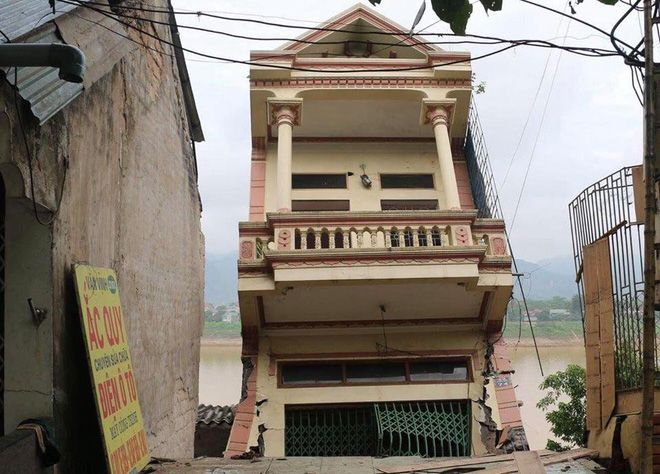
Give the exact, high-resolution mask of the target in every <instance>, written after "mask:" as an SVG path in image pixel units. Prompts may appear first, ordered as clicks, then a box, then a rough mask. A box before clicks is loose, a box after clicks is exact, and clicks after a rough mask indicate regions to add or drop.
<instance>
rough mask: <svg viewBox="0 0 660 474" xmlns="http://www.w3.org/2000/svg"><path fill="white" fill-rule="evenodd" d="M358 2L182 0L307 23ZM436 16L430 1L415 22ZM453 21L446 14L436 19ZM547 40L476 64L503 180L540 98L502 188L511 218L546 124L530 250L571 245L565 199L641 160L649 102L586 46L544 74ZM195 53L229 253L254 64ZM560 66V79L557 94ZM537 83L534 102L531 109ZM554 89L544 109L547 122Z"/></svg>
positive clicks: (208, 221) (597, 14)
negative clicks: (250, 68) (590, 55)
mask: <svg viewBox="0 0 660 474" xmlns="http://www.w3.org/2000/svg"><path fill="white" fill-rule="evenodd" d="M538 1H540V2H542V3H544V4H547V5H552V6H553V7H555V8H558V9H563V8H566V9H567V7H565V2H563V1H560V0H557V1H543V0H538ZM364 3H365V4H367V2H364ZM419 3H420V2H419V1H403V0H382V4H381V5H380V6H378V7H377V10H378V11H379V12H380V13H382V14H383V15H385V16H387V17H389V18H391V19H392V20H394V21H396V22H398V23H400V24H402V25H411V24H412V21H413V18H414V17H415V14H416V12H417V8H418V7H419ZM353 4H355V1H351V0H334V1H318V0H279V1H276V2H273V1H270V2H266V1H263V0H262V1H257V0H240V1H219V0H185V1H184V0H175V1H174V7H175V9H177V10H193V11H200V10H201V11H207V12H216V13H218V14H223V13H231V14H232V15H231V16H234V17H242V18H252V19H263V20H267V21H274V22H284V23H288V24H292V25H299V26H314V25H315V24H316V23H318V22H322V21H324V20H326V19H328V18H330V17H332V16H334V15H335V14H337V13H339V12H341V11H342V10H344V9H346V8H349V7H350V6H352V5H353ZM474 8H475V10H474V11H475V13H474V14H473V16H472V19H471V20H470V23H469V25H468V32H470V33H473V34H481V35H491V36H499V37H507V38H534V39H552V38H556V37H557V36H560V37H563V36H565V35H566V30H567V27H568V28H569V29H568V35H567V36H568V38H567V39H566V41H567V43H569V44H579V45H583V46H598V47H604V48H611V45H610V43H609V40H607V39H606V38H604V37H603V36H602V35H599V34H598V33H597V32H595V31H593V30H591V29H589V28H587V27H585V26H583V25H580V24H579V23H577V22H576V21H570V25H568V23H569V22H568V20H563V21H561V17H559V16H558V15H553V14H552V13H548V12H547V11H543V10H540V9H538V8H536V7H533V6H529V5H525V4H523V3H521V2H519V1H508V0H505V1H504V10H503V11H502V12H496V13H491V14H490V16H486V15H485V13H484V12H483V9H482V8H481V7H480V5H478V4H476V5H475V7H474ZM577 9H578V15H577V17H578V18H580V19H583V20H587V21H589V22H591V23H594V24H596V25H598V26H600V27H602V29H604V30H606V31H609V30H610V29H611V27H612V25H613V24H614V22H615V21H616V19H617V18H618V17H619V16H621V14H622V13H623V12H624V11H625V7H624V5H619V6H616V7H610V6H605V5H603V4H601V3H600V2H598V1H597V0H587V1H586V2H584V3H583V4H581V5H579V7H578V8H577ZM220 12H223V13H220ZM261 16H267V17H279V18H262V17H261ZM436 20H437V19H436V18H435V16H434V14H433V11H432V10H431V8H428V9H427V12H426V16H425V17H424V19H423V20H422V23H421V25H420V27H419V28H418V29H420V28H424V27H426V26H427V25H429V24H431V23H434V22H435V21H436ZM178 21H179V23H180V25H185V24H189V25H195V26H203V27H206V28H213V29H215V30H223V31H227V32H232V33H238V34H248V35H251V36H261V37H266V36H280V37H282V36H283V37H289V38H292V37H296V36H298V35H299V34H301V33H302V30H292V29H281V28H273V27H270V26H264V25H257V24H250V23H242V22H232V21H222V20H215V19H205V18H202V19H198V18H197V17H194V16H193V17H191V16H181V15H180V16H179V17H178ZM560 21H561V24H560ZM448 31H449V30H448V28H447V27H446V26H445V25H444V24H443V23H438V24H437V25H434V26H432V27H431V28H429V29H428V30H427V32H448ZM558 31H559V34H557V32H558ZM619 34H620V35H621V37H622V38H624V39H627V40H628V41H629V42H634V43H635V44H636V43H637V41H638V40H639V38H640V37H641V25H640V23H639V22H638V20H637V17H633V18H631V20H630V21H628V22H626V23H625V24H624V25H623V26H622V28H621V30H620V33H619ZM181 35H182V39H183V44H184V46H185V47H187V48H190V49H193V50H196V51H200V52H204V53H208V54H213V55H216V56H222V57H229V58H233V59H240V60H247V59H249V51H250V50H251V49H262V50H263V49H272V48H275V47H277V46H279V43H277V42H265V41H247V40H238V39H233V38H229V37H225V36H219V35H213V34H209V33H201V32H194V31H191V30H186V29H182V31H181ZM557 41H560V42H561V41H562V40H561V39H558V40H557ZM446 49H452V50H468V51H471V52H472V53H473V56H476V55H478V54H482V53H484V52H487V51H490V49H485V48H484V47H482V46H479V47H477V46H474V45H457V46H453V47H451V48H449V47H446ZM548 51H549V50H547V49H539V48H529V47H520V48H517V49H515V50H513V51H508V52H505V53H502V54H498V55H496V56H493V57H490V58H487V59H483V60H479V61H475V62H474V63H473V65H472V66H473V69H474V72H475V73H476V75H477V80H478V81H479V82H480V81H484V82H485V83H486V93H484V94H481V95H479V96H477V106H478V110H479V114H480V116H481V124H482V127H483V129H484V134H485V137H486V143H487V145H488V149H489V153H490V158H491V162H492V165H493V170H494V174H495V179H496V181H497V183H498V185H500V184H501V183H502V181H503V179H504V176H505V173H506V170H507V168H508V166H509V163H510V161H511V158H512V155H513V153H514V150H515V149H516V145H517V143H518V141H519V139H520V136H521V132H522V130H523V127H524V124H525V121H526V120H527V118H528V116H530V110H531V116H530V117H531V118H530V122H529V125H528V126H527V130H526V133H525V135H524V137H523V140H522V143H521V146H520V150H519V152H518V154H517V157H516V159H515V160H514V161H513V165H512V167H511V172H510V174H509V176H508V179H507V181H506V184H505V186H504V187H502V188H501V189H500V198H501V201H502V204H503V207H504V213H505V217H506V219H507V224H508V225H509V227H510V226H511V219H512V216H513V211H514V208H515V205H516V201H517V199H518V195H519V193H520V190H521V186H522V182H523V177H524V175H525V170H526V168H527V164H528V162H529V160H530V156H531V155H532V150H533V148H534V143H535V141H536V140H537V134H538V143H537V146H536V152H535V153H534V156H533V161H532V164H531V167H530V171H529V176H528V179H527V184H526V187H525V191H524V194H523V198H522V202H521V205H520V210H519V212H518V215H517V218H516V221H515V226H514V228H513V232H512V235H511V237H512V243H513V247H514V251H515V252H516V254H517V256H518V257H519V258H523V259H526V260H530V261H538V260H541V259H544V258H549V257H554V256H560V255H568V254H570V253H571V246H570V229H569V223H568V212H567V206H568V203H569V202H570V201H571V200H572V199H573V198H574V197H575V196H576V195H577V194H578V193H579V192H580V191H581V190H582V189H584V188H585V187H586V186H588V185H589V184H591V183H593V182H594V181H596V180H598V179H600V178H602V177H604V176H606V175H608V174H610V173H613V172H614V171H616V170H618V169H620V168H621V167H623V166H628V165H634V164H639V163H641V160H642V153H641V144H642V108H641V106H640V105H639V102H638V101H637V99H636V97H635V95H634V92H633V90H632V87H631V78H630V71H629V68H628V67H626V66H625V65H624V64H623V62H622V60H621V59H620V58H618V57H614V58H584V57H580V56H574V55H572V54H569V53H563V54H562V55H561V57H560V55H559V52H558V51H555V52H553V53H552V56H551V58H550V61H549V64H548V67H547V71H546V74H545V78H544V81H543V83H542V84H541V76H542V74H543V70H544V68H545V65H546V61H547V60H548ZM186 57H187V59H188V69H189V72H190V74H191V77H192V83H193V88H194V92H195V97H196V101H197V106H198V109H199V112H200V115H201V120H202V125H203V128H204V134H205V136H206V141H205V142H204V143H201V144H198V147H197V150H198V161H199V183H200V190H201V195H202V201H203V204H204V211H203V217H202V226H203V231H204V234H205V236H206V248H207V253H208V254H223V253H227V252H229V251H232V250H234V249H235V248H237V246H238V222H239V221H241V220H247V218H248V194H249V188H248V186H249V168H250V121H249V84H248V73H249V71H248V66H244V65H235V64H224V63H218V62H208V61H209V60H205V59H203V58H200V57H198V56H195V55H192V54H187V55H186ZM555 71H556V77H555V80H554V87H552V91H551V94H550V95H549V93H550V89H551V87H550V86H551V83H552V79H553V76H554V75H555ZM540 84H541V89H540V92H539V95H538V99H537V103H536V106H535V107H534V109H532V102H533V100H534V95H535V94H536V92H537V89H538V88H539V85H540ZM548 97H549V100H548ZM546 101H548V102H547V110H546V113H545V119H544V121H543V124H542V127H540V125H541V123H540V122H541V116H542V114H543V109H544V107H545V105H546ZM539 130H540V133H539Z"/></svg>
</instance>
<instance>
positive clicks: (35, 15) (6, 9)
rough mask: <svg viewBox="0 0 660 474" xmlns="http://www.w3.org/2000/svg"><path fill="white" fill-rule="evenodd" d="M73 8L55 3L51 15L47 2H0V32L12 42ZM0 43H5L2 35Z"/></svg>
mask: <svg viewBox="0 0 660 474" xmlns="http://www.w3.org/2000/svg"><path fill="white" fill-rule="evenodd" d="M83 1H84V0H83ZM74 8H76V5H71V4H70V3H62V2H55V13H53V7H51V6H50V5H49V2H48V0H0V30H2V31H3V32H4V33H5V34H6V35H7V36H9V39H10V40H12V41H14V40H15V39H17V38H20V37H21V36H23V35H25V34H27V33H29V32H30V31H32V30H34V29H35V28H37V27H38V26H40V25H44V24H46V23H48V22H49V21H50V20H52V19H54V18H57V17H58V16H60V15H62V14H64V13H66V12H68V11H71V10H73V9H74ZM0 41H2V42H3V43H5V42H7V40H6V38H4V37H3V36H2V35H0Z"/></svg>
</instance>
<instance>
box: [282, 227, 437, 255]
mask: <svg viewBox="0 0 660 474" xmlns="http://www.w3.org/2000/svg"><path fill="white" fill-rule="evenodd" d="M449 235H450V231H449V229H448V228H447V227H443V228H442V229H441V228H439V227H438V226H435V227H433V228H425V227H423V226H422V227H418V228H410V227H406V228H401V229H399V228H397V227H392V228H389V229H384V228H383V227H364V228H359V229H356V228H350V229H349V228H336V229H331V230H328V229H326V228H319V227H317V228H302V229H301V228H296V229H295V237H294V249H296V250H321V249H351V248H357V249H378V248H380V249H384V248H398V247H441V246H447V245H450V243H449Z"/></svg>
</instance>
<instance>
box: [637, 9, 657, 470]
mask: <svg viewBox="0 0 660 474" xmlns="http://www.w3.org/2000/svg"><path fill="white" fill-rule="evenodd" d="M654 72H655V68H654V65H653V10H652V2H651V0H644V79H645V80H644V186H645V206H644V209H645V213H644V317H643V328H644V330H643V341H642V354H643V357H644V358H643V361H644V365H643V373H644V377H643V391H642V440H641V441H642V444H641V448H642V449H641V460H640V461H641V462H640V472H641V473H642V474H651V473H652V472H653V409H654V395H655V276H656V275H655V218H656V213H657V209H656V196H655V146H656V143H655V107H656V103H655V81H654Z"/></svg>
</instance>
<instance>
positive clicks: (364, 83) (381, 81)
mask: <svg viewBox="0 0 660 474" xmlns="http://www.w3.org/2000/svg"><path fill="white" fill-rule="evenodd" d="M447 87H456V88H466V89H467V88H471V87H472V80H471V79H435V78H413V77H356V78H344V77H307V78H296V79H256V80H252V81H250V88H251V89H272V88H306V89H380V88H382V89H392V88H398V89H411V88H447Z"/></svg>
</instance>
